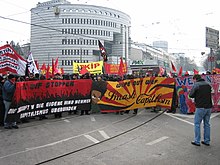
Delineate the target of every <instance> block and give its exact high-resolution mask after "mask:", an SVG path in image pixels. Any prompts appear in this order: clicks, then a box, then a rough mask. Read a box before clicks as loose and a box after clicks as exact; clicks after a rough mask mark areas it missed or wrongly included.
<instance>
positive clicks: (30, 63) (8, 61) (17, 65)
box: [0, 40, 219, 78]
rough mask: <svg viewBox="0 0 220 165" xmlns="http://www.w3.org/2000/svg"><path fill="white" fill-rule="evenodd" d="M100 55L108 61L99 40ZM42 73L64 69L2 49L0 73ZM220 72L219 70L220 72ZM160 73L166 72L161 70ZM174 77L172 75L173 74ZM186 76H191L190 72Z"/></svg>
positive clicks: (55, 62) (121, 68) (55, 63)
mask: <svg viewBox="0 0 220 165" xmlns="http://www.w3.org/2000/svg"><path fill="white" fill-rule="evenodd" d="M98 43H99V50H100V54H101V56H102V58H103V62H107V61H108V55H107V52H106V49H105V47H104V46H103V44H102V43H101V42H100V41H99V40H98ZM171 68H172V71H173V72H174V73H177V69H176V67H175V65H174V64H173V62H172V61H171ZM39 71H40V73H41V74H43V75H46V78H49V77H50V76H52V77H53V76H54V75H55V74H56V73H59V74H64V70H63V68H59V62H58V58H57V59H56V60H54V59H52V66H50V65H49V63H48V65H47V66H46V64H45V63H43V64H42V66H41V68H39V66H38V63H37V61H35V60H34V58H33V55H32V53H30V54H29V55H28V58H27V59H26V60H25V59H23V58H22V57H21V56H20V55H19V54H18V53H17V52H16V51H15V50H14V49H13V48H12V47H11V46H10V45H9V44H6V45H4V46H1V47H0V73H2V74H4V73H7V72H11V73H16V74H20V75H28V74H29V73H34V74H36V73H39ZM218 71H219V70H218ZM87 72H88V71H87V70H86V68H81V71H80V74H84V73H87ZM160 72H165V71H164V70H160ZM193 72H194V74H199V71H198V70H196V69H194V70H193ZM126 73H127V65H126V64H125V63H124V62H123V59H122V57H121V58H120V64H119V67H118V75H119V76H123V75H124V74H126ZM182 74H183V68H182V66H181V67H180V69H179V71H178V74H177V76H178V77H181V76H182ZM171 75H172V74H171ZM184 75H189V73H188V71H186V72H185V74H184Z"/></svg>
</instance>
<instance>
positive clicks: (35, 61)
mask: <svg viewBox="0 0 220 165" xmlns="http://www.w3.org/2000/svg"><path fill="white" fill-rule="evenodd" d="M34 63H35V65H36V67H37V70H39V64H38V62H37V60H34Z"/></svg>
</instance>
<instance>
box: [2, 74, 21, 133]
mask: <svg viewBox="0 0 220 165" xmlns="http://www.w3.org/2000/svg"><path fill="white" fill-rule="evenodd" d="M15 84H16V78H15V76H14V75H13V74H9V75H8V79H7V80H6V81H5V82H4V84H3V88H2V97H3V102H4V105H5V116H4V128H5V129H11V128H15V129H18V126H17V124H16V122H7V121H6V118H7V115H8V111H9V109H10V105H11V102H12V98H13V96H14V92H15V88H16V86H15Z"/></svg>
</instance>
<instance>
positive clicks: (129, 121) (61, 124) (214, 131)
mask: <svg viewBox="0 0 220 165" xmlns="http://www.w3.org/2000/svg"><path fill="white" fill-rule="evenodd" d="M193 117H194V115H182V114H178V113H176V114H170V113H166V112H165V113H162V111H161V112H159V113H154V112H150V110H149V109H148V110H146V109H141V110H139V112H138V114H137V115H133V114H132V112H130V113H129V114H124V115H116V114H114V113H110V114H91V115H84V116H79V115H67V114H64V115H63V118H60V119H54V118H53V116H51V117H50V118H49V119H46V120H42V121H38V120H37V119H31V121H30V122H29V123H23V124H19V129H17V130H16V129H12V130H5V129H3V128H2V127H0V139H1V140H0V165H34V164H50V165H61V164H62V165H148V164H149V165H151V164H152V165H171V164H172V165H173V164H174V165H197V164H198V165H204V164H205V165H206V164H208V165H219V164H220V154H219V153H220V134H219V127H220V120H219V119H220V113H213V114H212V117H211V139H212V141H211V146H204V145H201V146H200V147H197V146H193V145H191V141H192V140H193V136H194V132H193V128H194V127H193ZM202 132H203V131H202Z"/></svg>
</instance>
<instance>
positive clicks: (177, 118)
mask: <svg viewBox="0 0 220 165" xmlns="http://www.w3.org/2000/svg"><path fill="white" fill-rule="evenodd" d="M164 114H165V115H167V116H170V117H172V118H174V119H177V120H180V121H183V122H185V123H188V124H190V125H194V123H191V122H189V121H187V120H183V119H180V118H178V117H176V116H173V115H171V114H169V113H164Z"/></svg>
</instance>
